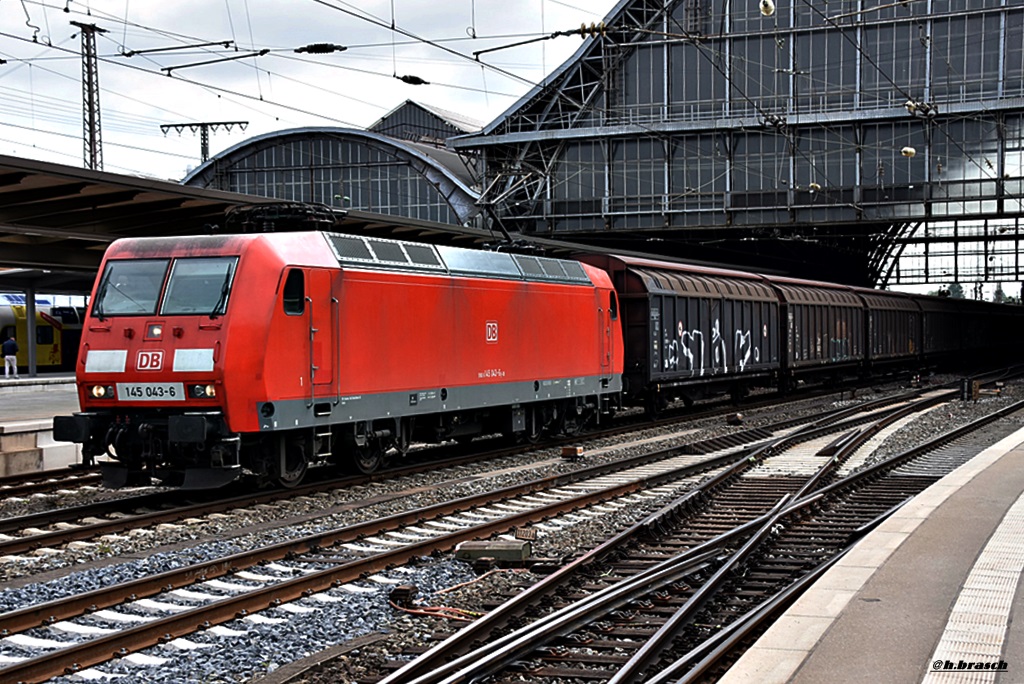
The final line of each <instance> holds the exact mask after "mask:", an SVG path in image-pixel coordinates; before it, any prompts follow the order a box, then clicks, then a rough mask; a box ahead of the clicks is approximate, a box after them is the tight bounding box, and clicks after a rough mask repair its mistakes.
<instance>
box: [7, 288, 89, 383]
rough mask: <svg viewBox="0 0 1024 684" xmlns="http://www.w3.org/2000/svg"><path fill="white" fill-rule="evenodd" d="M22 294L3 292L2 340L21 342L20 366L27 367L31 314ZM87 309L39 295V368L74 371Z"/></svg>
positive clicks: (19, 344) (43, 369)
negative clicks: (12, 338) (12, 339)
mask: <svg viewBox="0 0 1024 684" xmlns="http://www.w3.org/2000/svg"><path fill="white" fill-rule="evenodd" d="M26 309H27V307H26V306H25V297H24V296H23V295H11V294H0V340H6V339H7V338H9V337H11V336H12V335H13V336H14V339H15V340H17V342H18V347H19V351H18V367H19V368H21V369H23V370H27V369H28V345H27V344H26V341H27V340H28V316H27V313H26ZM84 318H85V309H84V308H83V307H75V306H56V305H54V304H52V302H51V300H49V299H46V298H42V297H37V298H36V339H35V345H36V368H37V369H38V370H39V371H42V372H47V371H50V372H52V371H72V370H74V368H75V360H76V359H77V357H78V346H79V343H80V342H81V340H82V320H83V319H84Z"/></svg>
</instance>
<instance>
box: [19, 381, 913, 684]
mask: <svg viewBox="0 0 1024 684" xmlns="http://www.w3.org/2000/svg"><path fill="white" fill-rule="evenodd" d="M894 401H898V399H896V398H888V399H886V400H884V401H880V402H878V404H879V405H880V404H882V403H886V402H887V403H891V402H894ZM874 410H882V409H881V408H880V407H879V406H875V407H874ZM864 411H865V407H864V406H858V407H856V408H854V409H847V410H845V411H842V412H833V413H832V414H831V415H829V416H828V418H827V419H824V421H823V422H829V423H832V424H836V425H839V426H840V427H835V428H833V430H836V429H849V426H851V425H852V424H853V422H854V421H861V420H863V419H864V418H863V415H861V416H860V417H856V416H857V414H863V413H864ZM755 436H756V435H751V437H755ZM762 439H763V436H762ZM685 451H698V452H699V451H705V450H704V449H692V448H691V449H685V448H675V449H673V450H669V451H663V452H661V453H657V454H649V455H646V456H643V457H636V458H634V459H631V460H629V461H628V463H626V464H624V463H614V464H606V465H602V466H596V467H593V468H588V469H584V470H581V471H578V472H575V473H572V474H571V475H561V476H556V477H552V478H545V479H544V480H540V481H536V482H532V483H528V484H525V485H519V486H516V487H512V488H507V489H505V490H501V491H499V492H487V493H484V494H480V495H478V496H476V497H473V498H472V499H471V500H468V499H462V500H459V501H455V502H449V503H445V504H442V505H438V506H434V507H430V508H428V509H418V510H414V511H409V512H407V513H403V514H400V515H398V516H393V517H391V518H388V519H383V520H376V521H372V522H369V523H365V524H362V525H358V526H350V527H346V528H344V529H340V530H332V531H330V532H327V533H321V534H317V535H311V536H306V537H303V538H300V539H294V540H291V541H288V542H286V543H282V544H277V545H275V546H273V547H269V548H262V549H258V550H255V551H252V552H245V553H242V554H235V555H233V556H230V557H227V558H220V559H217V560H216V561H211V562H208V563H205V564H203V565H200V566H190V567H185V568H181V569H179V570H176V571H172V572H168V573H162V574H159V575H154V576H149V577H143V578H139V579H138V580H136V581H132V582H124V583H121V584H119V585H117V586H114V587H109V588H105V589H101V590H96V591H92V592H87V593H85V594H81V595H76V596H69V597H67V598H65V599H62V600H59V601H53V602H49V603H47V604H43V605H36V606H31V607H28V608H25V609H22V610H19V611H14V612H9V613H5V614H3V615H0V633H2V634H4V635H5V638H4V644H5V645H6V646H7V647H8V648H7V652H6V653H4V652H3V651H0V657H2V658H6V659H7V661H8V662H11V661H15V662H13V663H12V664H11V665H8V667H7V668H3V669H0V675H2V676H3V677H4V678H6V679H11V680H18V681H22V680H24V681H42V680H45V679H46V678H49V677H52V676H54V675H55V674H60V673H62V672H64V671H65V670H66V669H68V668H71V670H75V669H76V668H82V667H87V666H89V665H93V664H95V663H99V662H104V661H106V660H109V659H110V658H111V657H116V656H121V655H128V654H130V653H132V652H135V651H137V650H139V649H142V648H144V647H146V646H150V645H154V644H156V643H159V642H161V641H173V640H175V639H180V638H182V637H185V636H186V635H190V634H192V633H194V632H195V631H197V630H199V631H204V630H208V629H210V628H212V627H215V626H217V625H220V624H222V623H225V622H229V621H231V620H234V619H236V618H238V617H240V616H247V615H250V614H252V613H254V612H258V611H263V610H266V609H268V608H275V607H278V608H281V610H285V608H286V607H287V606H288V605H289V602H294V601H296V600H298V599H302V598H303V597H307V598H309V597H313V596H319V595H320V594H323V593H324V592H327V591H330V590H331V589H332V587H333V588H338V587H344V586H347V585H349V584H351V583H352V582H354V581H356V580H357V579H359V578H365V577H367V576H368V575H371V574H373V573H377V572H380V571H381V570H383V569H385V568H388V567H391V566H394V565H396V564H401V563H405V562H408V561H410V560H411V559H413V558H416V557H418V556H421V555H425V554H431V553H436V552H438V551H440V550H450V549H451V548H453V547H454V546H455V545H456V544H458V543H460V542H462V541H466V540H470V539H479V538H487V537H490V536H493V535H495V534H498V533H502V532H507V531H509V530H513V529H516V528H518V527H524V526H531V525H536V524H538V523H541V522H542V521H545V520H551V519H552V518H557V517H559V516H566V515H573V516H576V517H577V518H578V517H579V516H581V515H585V514H587V513H588V510H589V509H592V508H593V507H595V506H601V505H603V506H613V507H614V506H618V507H624V506H631V505H637V504H638V503H640V502H642V500H643V499H644V498H645V497H646V498H650V497H667V496H669V495H670V494H671V493H672V492H674V491H678V490H679V489H680V488H688V487H690V486H692V485H693V484H694V483H695V479H696V478H697V477H699V476H700V474H701V473H704V472H706V471H708V469H711V468H717V469H721V468H723V467H726V465H727V464H728V463H730V462H732V461H735V460H736V459H737V458H741V459H742V458H745V456H746V451H745V450H744V449H743V448H739V449H737V448H735V447H733V448H730V449H729V453H726V454H722V455H720V456H708V455H706V454H703V455H695V454H689V453H680V452H685ZM314 600H316V599H314ZM320 600H330V598H322V597H321V599H320ZM193 604H196V605H193ZM282 606H285V607H284V608H282ZM161 612H164V613H167V612H170V613H172V614H170V615H162V616H161V615H160V613H161ZM154 613H155V614H154ZM125 623H129V624H133V623H134V626H131V627H129V628H127V629H125V628H123V625H124V624H125ZM138 623H141V624H138ZM119 625H120V626H119ZM40 629H46V630H50V631H54V630H55V632H56V634H59V635H61V637H60V638H53V636H52V635H51V637H49V638H46V637H40V636H38V633H39V630H40ZM69 634H70V635H75V636H76V640H75V643H73V644H69V645H67V646H66V648H65V647H63V646H64V642H65V641H67V640H68V638H67V635H69ZM84 637H89V638H87V639H86V640H84V641H78V640H77V639H79V638H84ZM40 639H42V641H39V640H40ZM34 648H35V649H36V650H38V649H42V648H48V649H50V650H51V651H54V652H51V653H48V654H44V655H38V654H33V652H32V649H34ZM20 658H24V659H22V660H19V659H20Z"/></svg>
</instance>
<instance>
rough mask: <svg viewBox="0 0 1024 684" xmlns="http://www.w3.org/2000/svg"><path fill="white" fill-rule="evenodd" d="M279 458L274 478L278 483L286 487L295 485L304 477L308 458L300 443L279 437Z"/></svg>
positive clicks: (307, 466) (289, 487)
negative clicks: (280, 452) (280, 442)
mask: <svg viewBox="0 0 1024 684" xmlns="http://www.w3.org/2000/svg"><path fill="white" fill-rule="evenodd" d="M281 441H282V444H281V450H282V454H281V459H280V465H279V466H278V470H279V472H278V474H277V476H276V477H275V478H274V479H275V480H276V481H277V483H278V484H279V485H281V486H282V487H284V488H286V489H291V488H292V487H297V486H298V485H299V484H300V483H301V482H302V480H303V479H304V478H305V477H306V471H307V470H309V459H307V458H306V453H305V451H304V450H303V448H302V446H301V444H297V443H294V442H289V441H287V440H286V439H285V438H284V437H282V438H281Z"/></svg>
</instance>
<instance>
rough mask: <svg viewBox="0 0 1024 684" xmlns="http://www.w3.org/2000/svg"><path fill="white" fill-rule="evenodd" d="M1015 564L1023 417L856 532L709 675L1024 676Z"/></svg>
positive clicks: (1021, 543) (1022, 488)
mask: <svg viewBox="0 0 1024 684" xmlns="http://www.w3.org/2000/svg"><path fill="white" fill-rule="evenodd" d="M1022 570H1024V429H1022V430H1019V431H1017V432H1015V433H1014V434H1012V435H1010V436H1009V437H1006V438H1005V439H1003V440H1001V441H1000V442H998V443H996V444H995V445H993V446H991V447H989V448H988V449H985V450H984V451H982V452H981V453H980V454H978V455H977V456H975V457H974V458H973V459H971V461H970V462H968V463H965V464H964V465H963V466H961V467H960V468H958V469H957V470H955V471H953V472H952V473H950V474H949V475H947V476H946V477H944V478H943V479H941V480H940V481H938V482H936V483H935V484H933V485H932V486H931V487H929V488H928V489H927V490H925V491H924V492H922V493H921V494H920V495H918V496H917V497H915V498H914V499H913V500H912V501H910V502H908V503H907V504H906V505H905V506H903V507H902V508H901V509H900V510H898V511H897V512H896V513H895V514H894V515H893V516H892V517H890V518H889V519H888V520H886V521H885V522H884V523H883V524H881V525H880V526H879V527H878V528H877V529H875V530H874V531H873V532H871V533H870V534H869V535H868V536H866V537H865V538H864V539H862V540H861V541H860V542H859V543H858V544H857V545H856V546H855V547H854V548H853V549H851V550H850V552H849V553H847V554H846V556H845V557H843V558H842V559H840V561H839V562H838V563H837V564H836V565H835V566H834V567H832V568H831V569H830V570H829V571H828V572H827V573H826V574H825V575H823V576H822V578H821V579H820V580H818V582H816V583H815V585H814V586H812V587H811V588H810V589H809V590H808V591H807V592H805V593H804V594H803V595H802V596H801V597H800V598H799V599H798V600H797V601H796V602H795V603H794V604H793V605H792V606H791V607H790V608H789V610H788V611H786V613H785V615H784V616H783V617H782V618H780V619H779V620H778V621H777V622H776V623H775V624H773V625H772V626H771V627H770V628H769V629H768V631H767V632H765V634H764V635H763V636H762V637H761V638H760V639H759V640H758V641H757V642H756V643H755V644H754V646H753V647H751V648H750V649H749V650H748V651H747V652H746V653H745V654H744V655H743V657H742V658H741V659H740V660H739V661H738V662H737V663H736V664H735V665H734V666H733V667H732V668H730V670H729V671H728V673H727V674H726V676H724V677H723V678H722V679H720V680H719V682H721V683H722V684H740V683H749V682H758V683H759V684H783V683H786V684H819V683H820V682H830V683H832V684H837V683H838V684H842V683H844V682H850V683H852V682H865V683H867V682H871V683H872V684H874V683H879V682H881V683H889V682H892V683H894V684H895V683H899V684H904V683H906V682H924V683H926V684H939V683H940V682H950V683H956V684H967V683H971V684H974V683H981V682H994V683H996V684H1008V683H1010V682H1024V591H1022V589H1021V576H1022V575H1021V572H1022ZM979 667H980V668H982V669H977V668H979Z"/></svg>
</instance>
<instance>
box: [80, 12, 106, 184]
mask: <svg viewBox="0 0 1024 684" xmlns="http://www.w3.org/2000/svg"><path fill="white" fill-rule="evenodd" d="M71 25H72V26H77V27H78V28H79V29H80V30H81V34H82V138H83V142H84V160H85V167H86V168H88V169H93V170H94V171H102V170H103V141H102V134H101V128H102V126H101V124H100V72H99V64H98V62H97V60H96V34H97V33H106V32H107V30H106V29H101V28H99V27H98V26H96V25H95V24H82V23H80V22H77V21H73V22H71Z"/></svg>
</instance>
